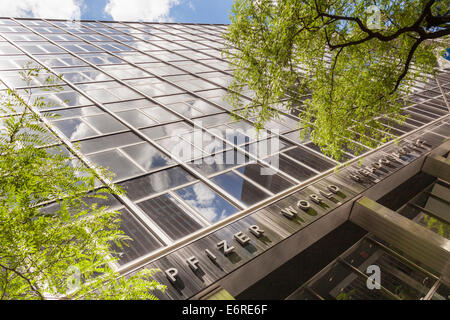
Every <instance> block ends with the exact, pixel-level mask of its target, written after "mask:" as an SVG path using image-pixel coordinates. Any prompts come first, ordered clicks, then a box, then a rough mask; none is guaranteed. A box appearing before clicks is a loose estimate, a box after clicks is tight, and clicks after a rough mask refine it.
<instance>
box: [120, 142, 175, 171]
mask: <svg viewBox="0 0 450 320" xmlns="http://www.w3.org/2000/svg"><path fill="white" fill-rule="evenodd" d="M121 150H122V151H123V152H125V153H126V154H128V155H129V156H130V157H131V158H132V159H133V160H134V161H136V162H137V163H138V164H139V165H140V166H141V167H143V168H144V169H145V170H153V169H156V168H160V167H164V166H167V165H169V164H172V163H173V161H172V160H171V159H169V157H167V156H166V155H164V154H163V153H162V152H161V151H159V150H158V149H156V148H155V147H153V146H152V145H150V144H149V143H140V144H136V145H133V146H128V147H124V148H122V149H121Z"/></svg>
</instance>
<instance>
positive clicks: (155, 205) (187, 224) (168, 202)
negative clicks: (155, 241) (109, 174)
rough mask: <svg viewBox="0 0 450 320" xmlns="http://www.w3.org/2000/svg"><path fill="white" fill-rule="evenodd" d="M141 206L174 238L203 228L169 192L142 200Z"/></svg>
mask: <svg viewBox="0 0 450 320" xmlns="http://www.w3.org/2000/svg"><path fill="white" fill-rule="evenodd" d="M139 207H140V208H141V209H142V210H143V211H144V212H145V213H146V214H147V215H148V216H149V217H150V218H151V219H152V220H153V221H154V222H155V223H156V224H158V226H160V227H161V229H163V231H164V232H165V233H166V234H167V235H168V236H169V237H171V238H172V239H173V240H177V239H179V238H182V237H184V236H186V235H188V234H190V233H192V232H195V231H197V230H198V229H200V228H201V225H200V224H199V223H198V222H197V221H195V220H194V219H193V218H191V216H190V214H189V213H188V212H187V211H186V209H184V208H183V207H182V206H181V205H180V204H179V203H178V202H177V201H176V200H175V199H174V198H173V197H171V196H170V195H168V194H164V195H161V196H158V197H156V198H153V199H150V200H146V201H144V202H141V203H139Z"/></svg>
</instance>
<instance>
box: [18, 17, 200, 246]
mask: <svg viewBox="0 0 450 320" xmlns="http://www.w3.org/2000/svg"><path fill="white" fill-rule="evenodd" d="M25 27H26V26H25ZM26 28H27V27H26ZM33 32H34V31H33ZM50 42H51V41H50ZM12 45H14V44H12ZM56 45H57V44H56ZM14 46H15V47H18V46H16V45H14ZM63 49H64V48H63ZM64 50H66V49H64ZM22 51H23V52H25V54H26V55H27V56H28V57H29V58H32V59H33V60H35V61H36V62H39V61H38V60H37V59H35V58H33V55H32V54H30V53H28V52H26V51H25V50H22ZM66 51H67V50H66ZM69 53H70V52H69ZM70 54H72V55H73V56H76V55H75V54H73V53H70ZM41 64H42V63H41ZM46 68H47V69H48V70H49V71H50V72H52V73H54V74H56V73H55V72H54V71H53V70H52V68H50V67H46ZM66 84H67V85H69V87H71V88H72V89H73V90H75V91H77V92H79V93H80V94H82V95H83V96H85V97H86V98H88V99H90V100H91V101H93V102H94V103H96V104H97V105H98V106H99V107H100V108H101V109H103V111H105V112H106V113H108V114H110V115H111V116H113V117H114V118H116V120H118V121H120V122H121V123H122V124H125V125H126V126H127V127H130V128H132V130H131V131H133V132H134V131H136V132H135V133H137V134H138V136H140V137H141V138H143V139H144V140H146V141H148V142H150V143H151V144H153V143H152V141H151V140H148V138H147V137H145V136H144V135H143V134H141V133H140V132H139V131H138V130H136V129H134V128H133V127H131V126H129V125H127V123H126V122H125V121H123V120H121V119H120V117H117V116H115V115H114V114H112V113H110V112H109V111H108V110H107V109H106V108H105V107H104V106H103V105H102V104H101V103H99V102H96V100H95V99H92V98H90V97H89V96H88V95H87V94H85V93H84V92H82V91H80V90H78V88H77V87H76V86H74V85H73V84H72V83H70V82H68V81H66ZM39 115H40V114H39ZM40 118H43V117H40ZM43 121H48V120H47V119H43ZM58 137H59V135H58ZM61 140H62V141H63V142H64V141H66V140H67V139H65V138H64V139H61ZM66 145H67V146H68V147H69V149H70V150H72V151H73V152H74V153H75V154H76V155H77V156H78V157H79V158H80V159H82V161H83V162H84V163H86V164H87V165H88V166H89V167H92V165H91V162H90V161H89V159H87V158H86V157H85V156H84V155H83V154H82V153H81V152H77V151H75V149H74V147H73V146H72V144H71V142H70V141H68V140H67V143H66ZM155 147H157V148H158V149H160V148H159V147H158V146H157V145H155ZM163 153H167V152H164V151H163ZM169 156H170V154H169ZM172 159H173V157H172ZM180 164H181V165H182V166H183V164H182V163H180ZM188 170H189V168H188ZM191 171H192V170H191ZM96 172H97V171H96ZM188 172H189V171H188ZM195 176H198V174H197V175H195ZM99 177H100V180H101V181H102V182H103V183H105V184H106V185H107V186H108V185H110V184H112V182H110V181H109V180H107V179H105V178H103V177H102V176H100V175H99ZM119 198H120V199H121V200H122V202H123V203H124V204H125V206H126V207H127V209H129V210H130V211H131V212H134V213H135V214H136V215H137V216H138V217H140V218H141V220H143V221H144V223H146V224H147V226H149V227H150V228H151V229H152V230H153V233H154V234H156V235H157V237H158V239H159V240H160V241H162V243H163V244H165V245H167V244H170V243H171V242H172V240H170V239H169V238H167V236H166V235H165V234H161V232H160V231H161V230H160V228H159V227H158V226H157V225H153V223H149V221H148V217H146V215H145V214H144V213H143V212H142V211H141V210H140V209H139V208H138V207H137V206H135V205H134V203H133V202H131V200H129V199H128V198H127V197H125V196H119Z"/></svg>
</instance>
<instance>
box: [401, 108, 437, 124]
mask: <svg viewBox="0 0 450 320" xmlns="http://www.w3.org/2000/svg"><path fill="white" fill-rule="evenodd" d="M411 107H414V108H416V107H417V106H416V105H413V106H408V107H406V108H402V109H403V110H404V111H408V112H411V113H414V114H415V115H418V116H421V117H424V118H428V119H430V122H431V121H433V120H435V119H434V118H431V117H430V116H427V115H423V114H421V113H417V112H416V111H414V110H410V109H408V108H411ZM413 120H414V121H418V122H420V123H423V125H422V127H423V126H424V125H427V123H425V122H422V121H421V120H416V119H413Z"/></svg>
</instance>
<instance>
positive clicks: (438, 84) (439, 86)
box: [435, 77, 450, 112]
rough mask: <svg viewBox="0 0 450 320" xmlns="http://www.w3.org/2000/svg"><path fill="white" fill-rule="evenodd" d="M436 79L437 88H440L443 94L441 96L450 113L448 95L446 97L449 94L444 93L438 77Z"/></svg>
mask: <svg viewBox="0 0 450 320" xmlns="http://www.w3.org/2000/svg"><path fill="white" fill-rule="evenodd" d="M435 78H436V83H437V86H438V88H439V91H440V92H441V95H442V97H443V99H444V101H445V104H446V105H447V109H448V111H449V112H450V102H449V101H448V100H447V95H446V94H447V93H448V92H444V89H443V88H442V86H441V84H440V81H439V79H438V77H435Z"/></svg>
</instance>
